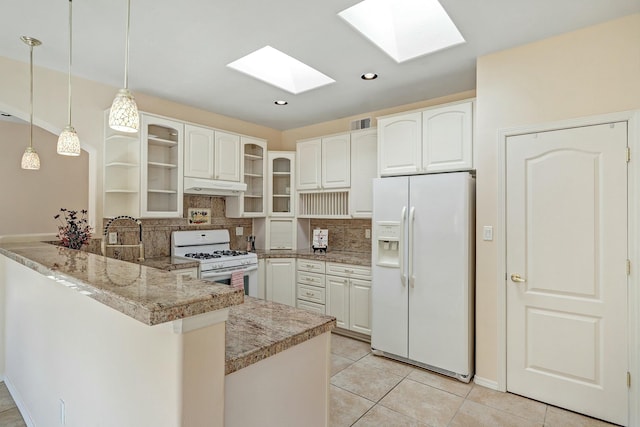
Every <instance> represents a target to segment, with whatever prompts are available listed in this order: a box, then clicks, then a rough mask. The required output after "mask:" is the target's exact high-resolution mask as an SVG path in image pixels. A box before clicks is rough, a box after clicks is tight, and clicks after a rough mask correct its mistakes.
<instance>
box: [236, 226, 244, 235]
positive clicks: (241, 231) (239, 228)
mask: <svg viewBox="0 0 640 427" xmlns="http://www.w3.org/2000/svg"><path fill="white" fill-rule="evenodd" d="M243 234H244V227H236V236H242V235H243Z"/></svg>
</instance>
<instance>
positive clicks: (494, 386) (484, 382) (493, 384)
mask: <svg viewBox="0 0 640 427" xmlns="http://www.w3.org/2000/svg"><path fill="white" fill-rule="evenodd" d="M473 382H474V383H476V384H478V385H479V386H482V387H486V388H490V389H491V390H496V391H500V390H499V389H498V382H497V381H493V380H488V379H486V378H482V377H479V376H477V375H476V376H475V377H473Z"/></svg>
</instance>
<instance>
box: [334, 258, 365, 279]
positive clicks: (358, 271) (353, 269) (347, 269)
mask: <svg viewBox="0 0 640 427" xmlns="http://www.w3.org/2000/svg"><path fill="white" fill-rule="evenodd" d="M327 274H331V275H334V276H344V277H354V278H358V279H370V278H371V267H366V266H363V265H351V264H340V263H337V262H328V263H327Z"/></svg>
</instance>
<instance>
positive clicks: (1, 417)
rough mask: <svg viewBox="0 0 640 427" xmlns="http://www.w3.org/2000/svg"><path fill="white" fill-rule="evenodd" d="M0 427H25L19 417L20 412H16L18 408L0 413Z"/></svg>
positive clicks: (20, 416)
mask: <svg viewBox="0 0 640 427" xmlns="http://www.w3.org/2000/svg"><path fill="white" fill-rule="evenodd" d="M0 426H2V427H26V426H27V425H26V424H25V422H24V421H23V420H22V415H20V411H18V408H12V409H8V410H6V411H4V412H0Z"/></svg>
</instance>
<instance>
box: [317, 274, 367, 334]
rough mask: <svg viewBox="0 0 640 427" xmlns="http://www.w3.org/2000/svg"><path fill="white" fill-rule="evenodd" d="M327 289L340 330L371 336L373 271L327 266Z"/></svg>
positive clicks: (328, 301) (330, 309)
mask: <svg viewBox="0 0 640 427" xmlns="http://www.w3.org/2000/svg"><path fill="white" fill-rule="evenodd" d="M326 287H327V311H326V313H327V314H328V315H331V316H335V318H336V324H337V326H338V327H339V328H343V329H348V330H351V331H354V332H359V333H362V334H366V335H371V267H364V266H359V265H350V264H340V263H335V262H327V263H326Z"/></svg>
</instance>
